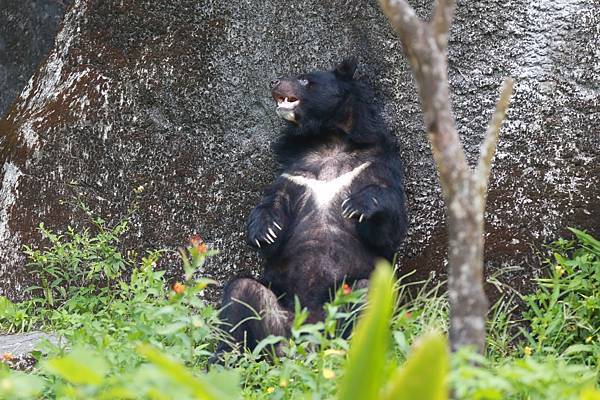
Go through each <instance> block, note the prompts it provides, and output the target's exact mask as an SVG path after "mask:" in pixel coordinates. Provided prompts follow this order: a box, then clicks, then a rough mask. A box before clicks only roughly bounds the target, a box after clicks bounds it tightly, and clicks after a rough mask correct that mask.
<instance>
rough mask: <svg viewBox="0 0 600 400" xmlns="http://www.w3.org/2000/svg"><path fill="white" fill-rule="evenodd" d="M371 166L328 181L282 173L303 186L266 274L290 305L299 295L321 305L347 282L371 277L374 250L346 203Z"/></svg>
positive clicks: (304, 301)
mask: <svg viewBox="0 0 600 400" xmlns="http://www.w3.org/2000/svg"><path fill="white" fill-rule="evenodd" d="M369 165H370V163H369V162H365V163H362V164H360V165H359V166H357V167H356V168H354V169H352V170H350V171H349V172H346V173H344V174H341V175H340V176H338V177H336V178H334V179H329V180H318V179H314V178H309V177H306V176H302V175H292V174H283V177H285V178H286V179H288V180H289V181H291V182H293V183H295V184H297V185H300V186H302V187H303V188H304V190H303V191H302V192H301V195H300V196H299V197H298V198H296V199H293V200H294V204H295V206H294V207H293V217H292V221H291V224H290V226H289V228H290V232H289V233H288V237H287V240H286V241H285V244H284V247H283V248H282V249H281V252H280V253H279V257H277V260H276V262H275V263H273V264H272V265H271V268H270V271H268V272H267V273H266V274H265V278H266V279H267V280H268V281H269V283H271V284H272V285H273V288H274V289H275V290H276V291H277V292H279V293H278V294H279V295H283V294H285V299H286V300H285V301H284V302H285V303H288V302H290V301H291V302H292V305H293V298H294V295H295V296H298V297H299V299H300V302H301V304H302V305H303V306H306V307H308V308H309V309H311V308H312V306H314V307H318V308H320V307H321V306H322V304H323V303H324V302H326V301H328V300H329V297H330V294H332V293H333V291H334V290H335V287H336V286H337V285H340V284H341V283H342V281H344V280H346V281H349V282H350V283H352V282H353V281H355V280H358V279H364V278H368V276H369V274H370V271H371V270H372V268H373V265H374V263H375V254H373V253H372V252H371V251H369V249H367V248H366V246H365V245H364V244H363V243H362V242H361V240H360V238H359V235H358V232H357V231H356V221H355V220H350V219H346V218H344V217H343V216H342V207H341V203H342V201H343V200H345V198H346V197H347V196H348V194H349V193H350V189H351V186H352V183H353V182H354V181H355V179H356V178H357V177H358V176H359V175H360V174H361V173H362V172H363V171H364V170H365V169H366V168H368V167H369ZM273 261H275V260H273ZM288 305H289V304H288Z"/></svg>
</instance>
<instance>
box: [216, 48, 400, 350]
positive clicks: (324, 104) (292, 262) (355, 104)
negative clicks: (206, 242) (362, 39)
mask: <svg viewBox="0 0 600 400" xmlns="http://www.w3.org/2000/svg"><path fill="white" fill-rule="evenodd" d="M355 69H356V61H354V60H352V59H350V60H346V61H344V62H342V63H340V64H339V65H337V66H336V67H335V68H334V70H333V71H322V72H314V73H309V74H303V75H300V76H297V77H291V78H285V79H279V80H276V81H273V82H272V86H273V90H272V94H273V97H274V98H275V99H276V100H277V99H278V98H280V99H283V98H285V99H286V101H288V100H290V101H291V99H298V100H299V101H300V103H299V105H298V106H297V107H296V108H295V109H294V111H293V117H290V118H291V119H292V120H293V122H289V123H288V125H287V127H286V129H285V131H284V133H283V135H282V136H281V137H280V138H279V140H278V141H277V142H276V143H275V144H274V146H273V151H274V153H275V156H276V159H277V161H278V163H279V165H280V168H281V171H280V172H281V173H280V175H279V176H278V177H277V178H276V179H275V181H274V182H273V184H272V185H271V187H269V188H268V190H267V191H266V193H265V196H264V198H263V199H262V201H261V202H260V204H259V205H258V206H256V208H254V209H253V210H252V212H251V213H250V217H249V219H248V241H249V243H250V245H252V246H254V247H257V248H259V249H260V251H261V253H262V255H263V257H264V260H265V269H264V272H263V274H262V277H261V279H260V282H258V281H255V280H250V279H236V280H234V281H232V283H230V284H229V286H228V288H227V290H226V291H225V294H224V298H223V306H224V309H223V311H222V314H221V316H222V318H223V320H224V321H225V322H226V323H227V324H228V325H229V326H230V327H236V329H235V330H233V332H232V334H233V337H234V340H235V341H237V342H242V341H244V342H245V344H246V346H248V347H250V348H253V347H254V346H255V345H256V343H257V342H258V341H260V340H261V339H263V338H264V337H266V336H267V335H268V334H270V333H272V334H278V335H283V336H286V335H289V323H290V322H291V321H292V320H293V309H294V308H293V307H294V296H297V297H298V298H299V300H300V302H301V304H302V306H303V307H306V308H307V309H308V310H309V312H310V317H309V320H312V321H316V320H319V319H321V318H322V317H323V310H322V307H323V304H324V303H325V302H327V301H329V299H330V297H329V296H330V293H332V291H333V290H334V288H335V287H336V286H337V285H339V284H340V283H341V282H342V281H345V282H348V283H350V284H352V283H355V282H357V281H361V286H365V283H364V282H366V281H364V280H365V279H368V278H369V276H370V274H371V272H372V270H373V267H374V264H375V262H376V260H377V259H378V258H385V259H388V260H392V258H393V256H394V253H395V252H396V250H397V249H398V247H399V245H400V243H401V241H402V239H403V238H404V235H405V233H406V227H407V215H406V211H405V194H404V183H403V172H402V171H403V167H402V162H401V159H400V156H399V151H398V147H397V145H396V143H395V140H394V138H393V137H392V135H391V134H390V133H389V132H388V131H387V130H386V128H385V126H384V124H383V121H382V119H381V118H380V117H379V115H378V112H377V109H376V108H375V106H374V105H373V103H372V95H371V92H370V90H369V89H368V87H367V86H366V85H365V84H364V83H362V82H359V81H356V80H354V79H353V76H354V72H355ZM365 163H370V164H365ZM361 165H363V169H362V170H361V172H360V173H359V174H357V175H356V177H355V179H354V180H353V181H352V182H351V184H350V185H349V186H347V187H345V188H344V190H343V191H341V192H339V193H338V194H337V195H336V196H334V197H332V198H331V201H330V202H329V203H327V202H325V201H323V202H322V203H321V204H327V206H326V207H324V208H321V209H320V208H319V207H318V203H317V201H316V199H317V196H318V195H319V194H318V193H317V194H315V192H312V191H311V189H309V188H308V187H307V186H306V185H304V184H303V183H302V182H305V181H303V180H302V179H313V180H317V181H320V182H327V181H330V182H331V181H332V180H333V179H335V178H337V177H339V176H341V175H343V174H345V173H348V172H350V171H352V170H354V169H355V168H357V167H359V166H361ZM364 165H366V167H365V166H364ZM290 176H295V177H303V178H290ZM294 179H296V180H298V181H296V180H294ZM298 182H301V183H298ZM306 182H315V181H312V180H311V181H306ZM311 184H312V183H311ZM315 185H317V186H315V187H318V188H319V190H318V191H319V193H325V190H321V189H322V188H321V186H319V185H321V184H315ZM329 186H332V185H329ZM323 188H325V186H323ZM342 205H343V207H342ZM343 211H346V213H345V216H344V215H343ZM352 211H354V212H352ZM350 214H352V216H351V218H347V217H348V216H349V215H350ZM361 215H362V219H361ZM273 234H275V235H276V239H275V240H273V236H274V235H273ZM275 299H277V301H275ZM241 304H247V305H248V306H250V307H252V308H254V309H255V310H254V311H256V312H257V313H258V314H260V315H263V316H267V317H268V316H269V315H270V314H272V313H273V312H275V314H276V315H278V316H279V317H280V318H279V317H278V318H279V319H277V323H276V324H273V323H272V321H273V318H270V319H269V317H268V318H264V320H263V321H262V322H260V323H259V322H257V321H254V320H251V321H249V322H241V321H243V320H244V318H247V317H248V316H249V315H250V314H249V311H248V310H244V306H242V305H241ZM246 308H247V307H246ZM265 308H269V309H265ZM284 320H285V321H287V322H286V324H287V326H286V327H282V326H280V323H281V322H282V321H284ZM270 321H271V322H270ZM270 324H271V325H270ZM244 338H245V340H244ZM219 350H220V351H223V350H226V346H225V345H221V346H220V349H219Z"/></svg>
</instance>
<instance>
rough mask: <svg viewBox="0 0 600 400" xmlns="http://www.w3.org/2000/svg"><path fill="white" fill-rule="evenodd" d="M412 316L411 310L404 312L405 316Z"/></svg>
mask: <svg viewBox="0 0 600 400" xmlns="http://www.w3.org/2000/svg"><path fill="white" fill-rule="evenodd" d="M410 317H412V313H411V312H410V311H407V312H405V313H404V318H410Z"/></svg>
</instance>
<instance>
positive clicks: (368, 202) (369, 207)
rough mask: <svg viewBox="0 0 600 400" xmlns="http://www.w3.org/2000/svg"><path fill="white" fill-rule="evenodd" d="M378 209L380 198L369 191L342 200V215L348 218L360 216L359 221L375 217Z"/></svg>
mask: <svg viewBox="0 0 600 400" xmlns="http://www.w3.org/2000/svg"><path fill="white" fill-rule="evenodd" d="M378 211H380V206H379V200H377V198H376V197H375V196H373V195H372V194H370V193H369V192H368V191H365V192H362V193H358V194H356V195H352V196H350V197H348V198H347V199H346V200H344V201H343V202H342V216H343V217H344V218H348V219H351V218H358V222H363V221H364V220H367V219H369V218H371V217H373V216H374V215H375V214H376V213H377V212H378Z"/></svg>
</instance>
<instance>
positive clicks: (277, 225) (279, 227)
mask: <svg viewBox="0 0 600 400" xmlns="http://www.w3.org/2000/svg"><path fill="white" fill-rule="evenodd" d="M273 225H275V226H276V227H277V229H279V230H280V231H281V230H282V229H281V226H279V224H278V223H277V222H275V221H273Z"/></svg>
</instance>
